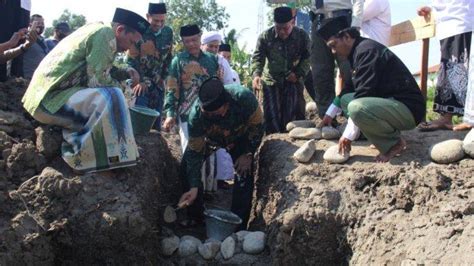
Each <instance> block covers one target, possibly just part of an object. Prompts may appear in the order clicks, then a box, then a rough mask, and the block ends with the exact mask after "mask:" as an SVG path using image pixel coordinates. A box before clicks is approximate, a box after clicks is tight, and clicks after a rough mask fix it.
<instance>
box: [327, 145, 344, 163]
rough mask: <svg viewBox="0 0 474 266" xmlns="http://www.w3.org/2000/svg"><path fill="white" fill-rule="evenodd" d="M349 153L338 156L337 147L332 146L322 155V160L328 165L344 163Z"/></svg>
mask: <svg viewBox="0 0 474 266" xmlns="http://www.w3.org/2000/svg"><path fill="white" fill-rule="evenodd" d="M349 156H350V154H349V153H345V154H339V145H334V146H332V147H330V148H329V149H327V151H326V152H325V153H324V156H323V158H324V160H325V161H327V162H328V163H345V162H347V160H349Z"/></svg>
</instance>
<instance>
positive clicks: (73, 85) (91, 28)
mask: <svg viewBox="0 0 474 266" xmlns="http://www.w3.org/2000/svg"><path fill="white" fill-rule="evenodd" d="M147 27H148V22H147V21H146V20H145V19H144V18H142V17H140V16H139V15H137V14H135V13H133V12H131V11H128V10H125V9H120V8H117V10H116V12H115V15H114V19H113V23H112V25H110V24H109V25H106V24H103V23H92V24H88V25H85V26H83V27H81V28H80V29H78V30H76V31H75V32H74V33H72V34H71V35H70V36H69V37H68V38H66V39H64V40H63V41H61V42H60V43H59V44H58V45H57V46H56V47H55V48H54V49H53V50H52V51H51V52H50V53H49V54H48V55H47V56H46V57H45V58H44V60H43V61H42V62H41V63H40V65H39V67H38V69H36V71H35V73H34V74H33V79H32V80H31V83H30V85H29V87H28V89H27V91H26V93H25V95H24V96H23V99H22V101H23V106H24V108H25V109H26V110H27V111H28V112H29V113H30V114H31V115H32V116H33V117H34V118H35V119H36V120H38V121H39V122H41V123H44V124H49V125H56V126H60V127H62V128H63V138H64V142H63V145H62V157H63V159H64V160H65V161H66V163H67V164H68V165H69V166H71V167H72V168H73V170H74V171H76V172H80V173H86V172H93V171H99V170H108V169H113V168H119V167H126V166H131V165H135V164H136V158H137V157H138V150H137V146H136V144H135V138H134V136H133V131H132V125H131V122H130V114H129V112H128V108H127V104H126V101H125V97H124V95H123V93H122V91H121V90H120V89H119V86H120V85H119V83H118V81H117V80H124V79H127V78H128V76H130V77H131V78H132V80H133V81H134V83H135V84H137V83H138V81H139V76H138V73H137V71H136V70H134V69H133V68H128V69H119V68H117V67H113V65H112V63H113V61H114V57H115V54H116V52H121V51H125V50H127V49H129V48H130V47H131V46H132V45H134V44H135V43H136V42H137V41H138V40H140V39H141V36H142V34H143V33H144V32H145V30H146V29H147Z"/></svg>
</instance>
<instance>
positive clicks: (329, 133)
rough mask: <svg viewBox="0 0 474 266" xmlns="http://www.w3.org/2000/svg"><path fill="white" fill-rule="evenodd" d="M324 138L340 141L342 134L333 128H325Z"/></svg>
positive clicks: (323, 131) (323, 130)
mask: <svg viewBox="0 0 474 266" xmlns="http://www.w3.org/2000/svg"><path fill="white" fill-rule="evenodd" d="M322 136H323V139H338V138H339V137H340V136H341V132H339V130H337V129H336V128H333V127H323V129H322Z"/></svg>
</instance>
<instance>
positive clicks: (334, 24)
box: [318, 16, 350, 41]
mask: <svg viewBox="0 0 474 266" xmlns="http://www.w3.org/2000/svg"><path fill="white" fill-rule="evenodd" d="M349 27H350V25H349V22H348V21H347V19H346V17H344V16H341V17H336V18H329V19H326V20H323V23H322V24H321V28H320V29H319V30H318V33H319V35H321V37H322V38H323V39H324V40H325V41H327V40H329V38H331V37H332V36H334V35H336V34H338V33H339V32H340V31H341V30H344V29H347V28H349Z"/></svg>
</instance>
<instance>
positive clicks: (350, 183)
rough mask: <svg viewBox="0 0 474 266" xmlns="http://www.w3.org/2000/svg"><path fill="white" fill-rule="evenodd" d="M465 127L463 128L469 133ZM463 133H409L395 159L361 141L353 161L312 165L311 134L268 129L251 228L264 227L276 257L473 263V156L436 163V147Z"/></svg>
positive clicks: (324, 144) (318, 261)
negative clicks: (305, 157) (301, 158)
mask: <svg viewBox="0 0 474 266" xmlns="http://www.w3.org/2000/svg"><path fill="white" fill-rule="evenodd" d="M464 134H465V133H464ZM464 134H463V133H453V132H447V131H446V132H433V133H419V132H417V131H410V132H405V134H404V135H405V137H406V138H407V139H408V144H409V147H408V150H407V151H405V152H404V153H403V154H402V156H400V157H398V158H395V159H394V160H392V162H391V163H388V164H376V163H373V162H372V156H373V155H376V154H377V152H376V151H375V150H373V149H370V148H369V147H368V143H367V142H357V143H356V144H355V147H353V152H352V157H351V159H350V160H349V162H348V163H347V164H345V165H330V164H328V163H325V162H323V159H322V156H323V153H324V150H326V149H327V148H328V147H329V146H331V145H335V144H336V142H330V141H325V140H321V141H318V142H317V151H316V154H315V155H314V156H313V158H312V160H311V161H310V162H309V163H307V164H299V163H297V162H296V161H295V160H294V159H293V158H292V155H293V153H294V152H295V151H296V150H297V149H298V147H300V146H301V145H302V144H303V143H304V141H292V140H291V139H289V138H288V137H287V135H284V134H280V135H273V136H270V137H268V138H267V139H266V140H265V141H264V143H263V145H262V146H261V148H260V151H259V160H258V163H259V167H258V173H257V175H258V180H257V184H256V196H257V200H256V202H255V204H254V209H253V217H252V221H251V227H252V229H264V228H266V230H267V234H268V238H269V239H268V243H269V246H270V251H271V255H272V259H273V263H274V264H290V263H292V264H294V263H297V264H306V265H323V264H324V265H327V264H355V265H366V264H401V263H404V264H406V265H412V264H413V265H415V264H433V263H434V264H451V265H452V264H455V265H459V264H469V263H472V262H473V261H474V255H473V254H474V253H472V250H473V249H474V246H473V242H472V235H473V233H474V216H473V214H474V201H473V197H472V196H473V195H472V194H473V187H474V181H473V180H472V173H473V170H474V160H472V159H464V160H462V161H460V162H459V163H456V164H450V165H437V164H434V163H432V162H431V161H430V159H429V152H428V150H429V147H430V146H431V145H432V144H433V143H437V142H440V141H442V140H445V139H449V138H458V139H462V138H463V136H464Z"/></svg>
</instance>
